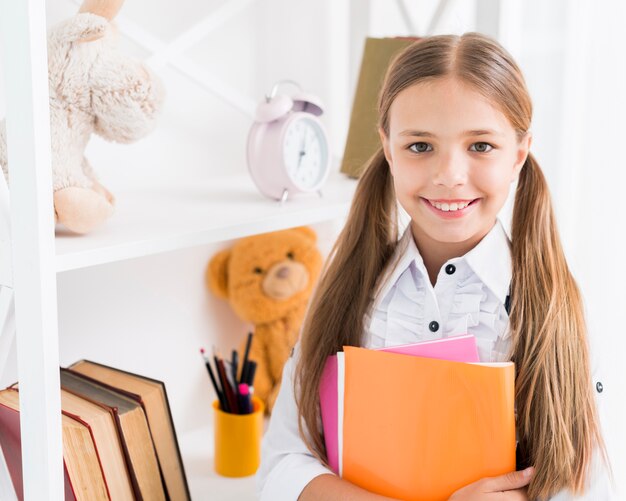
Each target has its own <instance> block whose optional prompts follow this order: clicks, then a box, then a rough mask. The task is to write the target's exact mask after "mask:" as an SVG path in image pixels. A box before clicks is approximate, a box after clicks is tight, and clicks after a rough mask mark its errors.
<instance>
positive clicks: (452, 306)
mask: <svg viewBox="0 0 626 501" xmlns="http://www.w3.org/2000/svg"><path fill="white" fill-rule="evenodd" d="M394 259H395V260H396V263H395V264H394V265H392V266H391V267H390V271H389V272H388V274H387V276H386V277H384V278H383V280H382V281H381V283H382V285H381V287H380V288H379V291H378V293H377V294H376V295H375V297H376V298H377V300H375V301H374V302H373V304H372V307H371V308H370V311H369V313H368V314H367V316H366V318H365V326H366V327H365V339H364V345H365V346H367V347H369V348H380V347H386V346H394V345H399V344H408V343H415V342H418V341H425V340H430V339H439V338H445V337H449V336H455V335H460V334H472V335H474V336H475V337H476V341H477V345H478V355H479V357H480V361H481V362H502V361H505V360H508V359H509V358H508V353H507V351H508V349H509V347H510V331H509V323H508V318H509V317H508V314H507V312H506V308H505V306H504V304H505V301H506V296H507V294H508V292H509V283H510V281H511V253H510V240H509V237H508V235H507V234H506V231H505V229H504V227H503V226H502V223H501V222H500V220H497V221H496V224H495V225H494V226H493V228H492V229H491V230H490V231H489V233H488V234H487V235H486V236H485V237H484V238H483V239H482V240H481V241H480V242H479V243H478V244H477V245H476V246H475V247H474V248H473V249H472V250H470V251H469V252H468V253H467V254H465V255H464V256H462V257H456V258H452V259H450V260H448V261H446V263H445V264H444V266H442V267H441V270H440V271H439V275H438V276H437V282H436V283H435V286H434V287H433V286H432V284H431V283H430V279H429V277H428V272H427V271H426V267H425V265H424V261H423V259H422V256H421V255H420V253H419V250H418V249H417V246H416V245H415V241H414V240H413V236H412V233H411V230H410V227H408V228H407V229H406V231H405V232H404V234H403V236H402V238H401V239H400V241H399V245H398V250H397V252H396V255H395V258H394Z"/></svg>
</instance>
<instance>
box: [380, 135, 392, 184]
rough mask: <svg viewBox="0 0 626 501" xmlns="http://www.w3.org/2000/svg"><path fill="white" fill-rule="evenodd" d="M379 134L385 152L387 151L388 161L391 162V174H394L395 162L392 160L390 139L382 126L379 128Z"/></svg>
mask: <svg viewBox="0 0 626 501" xmlns="http://www.w3.org/2000/svg"><path fill="white" fill-rule="evenodd" d="M378 135H379V136H380V142H381V144H382V145H383V152H384V153H385V158H386V159H387V163H388V164H389V169H390V170H391V174H392V175H393V162H392V161H391V149H390V148H389V139H388V138H387V135H386V134H385V131H384V130H383V129H381V128H379V129H378Z"/></svg>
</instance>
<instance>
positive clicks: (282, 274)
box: [276, 266, 289, 278]
mask: <svg viewBox="0 0 626 501" xmlns="http://www.w3.org/2000/svg"><path fill="white" fill-rule="evenodd" d="M276 276H277V277H278V278H287V277H288V276H289V268H287V267H286V266H282V267H280V268H279V269H278V270H277V271H276Z"/></svg>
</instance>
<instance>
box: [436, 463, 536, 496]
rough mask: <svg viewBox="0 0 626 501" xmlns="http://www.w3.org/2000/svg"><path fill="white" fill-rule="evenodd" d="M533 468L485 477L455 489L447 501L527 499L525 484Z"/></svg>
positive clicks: (528, 480)
mask: <svg viewBox="0 0 626 501" xmlns="http://www.w3.org/2000/svg"><path fill="white" fill-rule="evenodd" d="M533 473H534V468H533V467H530V468H526V469H525V470H521V471H512V472H510V473H506V474H505V475H500V476H499V477H486V478H482V479H480V480H478V481H477V482H474V483H473V484H469V485H466V486H465V487H463V488H462V489H459V490H458V491H456V492H455V493H454V494H452V496H450V498H449V499H448V501H489V500H493V501H495V500H498V501H528V496H527V495H526V486H527V485H528V483H529V482H530V479H531V478H532V474H533Z"/></svg>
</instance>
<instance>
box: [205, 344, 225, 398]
mask: <svg viewBox="0 0 626 501" xmlns="http://www.w3.org/2000/svg"><path fill="white" fill-rule="evenodd" d="M200 353H201V354H202V358H204V365H205V366H206V370H207V372H208V373H209V377H210V378H211V383H213V389H214V390H215V394H216V395H217V399H218V400H219V401H220V407H221V408H222V410H225V408H226V406H225V405H224V395H222V392H221V391H220V388H219V386H218V384H217V381H216V380H215V375H214V374H213V370H212V369H211V362H210V361H209V357H207V356H206V354H205V353H204V348H200Z"/></svg>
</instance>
